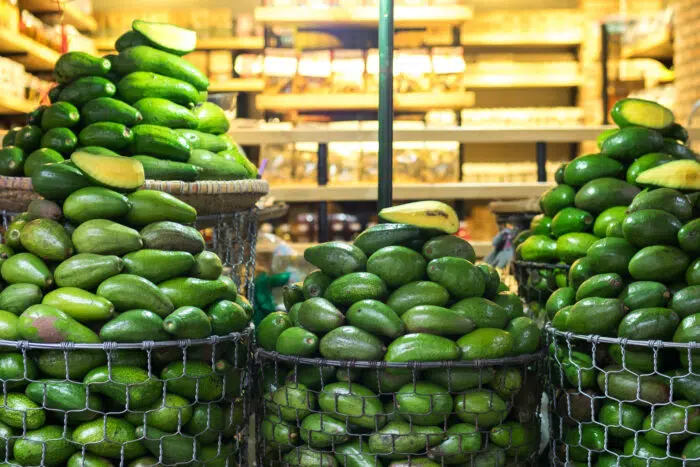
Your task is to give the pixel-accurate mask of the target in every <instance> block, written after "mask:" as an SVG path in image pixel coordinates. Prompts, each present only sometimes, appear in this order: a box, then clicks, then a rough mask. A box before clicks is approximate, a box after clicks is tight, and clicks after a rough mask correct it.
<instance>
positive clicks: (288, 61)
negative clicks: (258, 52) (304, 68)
mask: <svg viewBox="0 0 700 467" xmlns="http://www.w3.org/2000/svg"><path fill="white" fill-rule="evenodd" d="M297 62H298V61H297V56H296V52H295V51H294V50H288V49H267V50H266V51H265V58H264V62H263V70H264V73H265V92H266V93H267V94H286V93H291V92H292V88H293V81H294V76H295V75H296V73H297Z"/></svg>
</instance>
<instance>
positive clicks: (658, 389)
mask: <svg viewBox="0 0 700 467" xmlns="http://www.w3.org/2000/svg"><path fill="white" fill-rule="evenodd" d="M547 334H548V339H549V341H550V346H549V361H550V365H549V379H550V385H549V388H550V400H551V401H552V414H553V422H552V426H553V432H552V443H551V455H552V460H553V464H554V465H557V466H565V465H566V466H569V465H581V466H609V465H610V466H613V465H622V466H632V467H636V466H640V467H641V466H657V467H665V466H697V465H700V370H699V369H698V364H699V363H698V362H700V346H699V345H698V344H697V343H694V342H693V343H685V344H683V343H677V342H662V341H637V340H629V339H624V338H609V337H600V336H586V335H577V334H572V333H564V332H561V331H557V330H555V329H554V328H552V327H548V328H547Z"/></svg>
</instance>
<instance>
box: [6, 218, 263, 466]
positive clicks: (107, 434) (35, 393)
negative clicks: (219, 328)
mask: <svg viewBox="0 0 700 467" xmlns="http://www.w3.org/2000/svg"><path fill="white" fill-rule="evenodd" d="M0 217H1V221H2V227H4V229H7V228H8V226H10V222H11V220H12V214H11V213H8V212H4V211H3V212H0ZM211 217H213V219H208V221H210V222H212V226H213V227H212V228H211V231H210V232H209V233H208V235H206V237H207V238H208V242H207V243H208V247H209V249H211V250H212V251H214V252H216V253H217V254H218V255H219V257H220V258H221V261H222V263H223V265H224V273H225V274H227V275H229V276H230V277H231V278H232V279H233V281H234V282H235V283H236V286H237V289H238V291H239V293H240V294H241V295H244V296H246V297H248V299H249V300H251V299H252V298H253V295H254V290H253V275H254V272H255V244H256V237H257V226H258V223H257V211H256V210H255V209H248V210H246V211H238V212H235V213H232V214H225V215H216V216H211ZM200 220H202V219H198V223H197V224H198V225H197V226H198V227H200V225H199V221H200ZM203 220H205V221H207V219H206V218H204V219H203ZM2 313H7V312H2ZM95 324H96V325H97V326H98V328H99V325H101V324H102V322H96V323H95ZM47 328H50V326H47ZM98 328H95V329H94V330H98ZM251 338H252V327H250V328H248V329H245V330H244V331H242V332H239V333H232V334H228V335H225V336H212V337H209V338H206V339H187V340H177V341H157V342H153V341H146V342H138V343H121V342H120V343H115V342H103V343H96V344H82V343H81V344H78V343H71V342H57V341H58V339H57V338H47V339H46V340H47V341H49V342H56V343H36V342H27V341H7V340H0V382H2V390H3V401H2V402H3V403H2V404H1V405H0V455H2V458H3V459H4V460H5V462H6V463H8V464H12V465H41V466H54V465H71V466H72V465H105V466H107V465H138V466H142V465H207V466H216V467H218V466H227V465H228V466H234V465H247V463H248V459H247V442H248V427H249V420H248V418H249V416H250V415H251V411H250V405H249V400H250V397H251V394H250V391H249V389H248V385H249V384H250V380H251V379H250V372H249V368H248V365H249V358H248V357H249V355H250V344H251ZM153 339H156V340H157V338H156V336H153Z"/></svg>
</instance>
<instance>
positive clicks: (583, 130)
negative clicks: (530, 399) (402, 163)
mask: <svg viewBox="0 0 700 467" xmlns="http://www.w3.org/2000/svg"><path fill="white" fill-rule="evenodd" d="M610 128H613V126H572V127H559V126H558V127H536V128H532V127H529V128H518V127H509V128H467V127H455V128H425V129H416V130H399V129H394V141H458V142H460V143H493V142H494V141H498V142H499V143H537V142H545V143H576V142H581V141H594V140H595V139H596V137H597V136H598V134H600V132H601V131H604V130H607V129H610ZM689 132H690V137H691V139H698V138H700V128H693V129H691V130H690V131H689ZM228 134H229V136H231V137H232V138H233V139H234V140H235V141H236V142H237V143H239V144H243V145H247V146H255V145H260V144H288V143H297V142H314V143H332V142H338V141H341V142H342V141H347V142H365V141H377V131H376V130H337V129H307V128H294V129H291V130H285V131H280V130H278V129H275V128H271V129H258V128H232V129H231V130H229V132H228Z"/></svg>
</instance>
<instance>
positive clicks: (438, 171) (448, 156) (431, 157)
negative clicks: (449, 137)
mask: <svg viewBox="0 0 700 467" xmlns="http://www.w3.org/2000/svg"><path fill="white" fill-rule="evenodd" d="M425 153H426V155H425V159H424V165H425V169H424V170H423V171H422V172H421V173H420V177H421V179H420V180H421V181H425V182H433V183H447V182H456V181H459V143H458V142H456V141H428V142H426V143H425Z"/></svg>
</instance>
